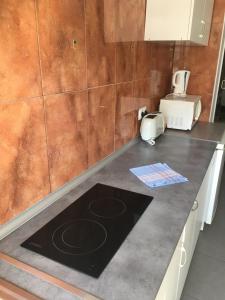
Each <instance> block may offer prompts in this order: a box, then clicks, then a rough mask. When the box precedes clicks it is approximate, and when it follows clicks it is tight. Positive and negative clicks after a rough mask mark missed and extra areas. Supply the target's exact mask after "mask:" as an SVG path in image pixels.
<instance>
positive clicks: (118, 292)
mask: <svg viewBox="0 0 225 300" xmlns="http://www.w3.org/2000/svg"><path fill="white" fill-rule="evenodd" d="M215 147H216V143H215V142H209V141H203V140H198V139H190V138H185V137H177V136H174V135H163V136H161V137H160V138H159V139H158V140H157V143H156V145H155V146H154V147H151V146H150V145H148V144H147V143H145V142H142V141H139V142H138V143H137V144H135V145H133V146H132V147H130V148H129V149H128V150H127V151H126V152H125V153H124V154H122V155H121V156H119V157H118V158H116V159H115V160H114V161H112V162H111V163H109V164H108V165H107V166H105V167H104V168H102V169H101V170H100V171H98V172H97V173H95V174H94V175H93V176H91V177H90V178H89V179H88V180H86V181H85V182H83V183H82V184H80V185H79V186H78V187H76V188H75V189H74V190H73V191H71V192H70V193H68V194H67V195H65V196H64V197H62V198H61V199H60V200H58V201H57V202H55V203H54V204H53V205H52V206H50V207H49V208H47V209H46V210H44V211H43V212H42V213H40V214H39V215H37V216H36V217H34V218H33V219H32V220H30V221H29V222H27V223H26V224H24V225H23V226H22V227H20V228H19V229H17V230H16V231H15V232H13V233H12V234H10V235H9V236H7V237H6V238H5V239H3V240H2V241H1V242H0V251H2V252H5V253H7V254H8V255H11V256H13V257H16V258H18V259H19V260H21V261H23V262H25V263H28V264H32V265H33V266H34V267H37V268H38V269H40V270H43V271H45V272H47V273H50V274H52V275H54V276H56V277H58V278H60V279H62V280H64V281H66V282H68V283H70V284H74V285H76V286H78V287H80V288H82V289H84V290H86V291H87V292H90V293H92V294H94V295H96V296H97V297H99V298H101V299H104V300H137V299H142V300H153V299H155V297H156V294H157V292H158V290H159V287H160V285H161V282H162V280H163V277H164V275H165V272H166V269H167V267H168V264H169V262H170V260H171V257H172V254H173V252H174V250H175V247H176V245H177V242H178V240H179V238H180V235H181V233H182V230H183V227H184V225H185V223H186V220H187V218H188V215H189V213H190V210H191V208H192V205H193V202H194V200H195V198H196V196H197V193H198V190H199V188H200V185H201V183H202V181H203V178H204V175H205V173H206V170H207V168H208V165H209V163H210V160H211V157H212V155H213V152H214V150H215ZM155 162H165V163H167V164H168V165H169V166H170V167H172V168H173V169H174V170H176V171H177V172H179V173H181V174H182V175H184V176H185V177H187V178H189V182H188V183H183V184H177V185H172V186H168V187H164V188H159V189H155V190H150V189H149V188H147V187H146V186H145V185H144V184H143V183H142V182H140V181H139V180H138V179H137V178H136V177H135V176H134V175H133V174H132V173H131V172H130V171H129V168H132V167H137V166H141V165H146V164H151V163H155ZM97 182H100V183H103V184H108V185H112V186H115V187H119V188H123V189H127V190H130V191H134V192H138V193H142V194H146V195H151V196H153V197H154V200H153V201H152V203H151V204H150V205H149V206H148V208H147V209H146V211H145V212H144V214H143V215H142V217H141V218H140V220H139V221H138V223H137V224H136V225H135V227H134V228H133V230H132V231H131V232H130V234H129V235H128V237H127V238H126V240H125V241H124V243H123V244H122V246H121V247H120V249H119V250H118V251H117V253H116V254H115V255H114V257H113V258H112V260H111V261H110V263H109V264H108V266H107V267H106V268H105V270H104V271H103V273H102V274H101V276H100V277H99V278H98V279H94V278H92V277H89V276H87V275H84V274H82V273H80V272H77V271H75V270H72V269H70V268H68V267H65V266H63V265H61V264H59V263H56V262H54V261H52V260H50V259H47V258H45V257H43V256H41V255H38V254H36V253H33V252H31V251H29V250H26V249H24V248H22V247H20V244H21V243H22V242H23V241H24V240H26V239H27V238H28V237H29V236H30V235H32V234H33V233H34V232H36V231H37V230H38V229H39V228H40V227H42V226H43V225H44V224H46V223H47V222H48V221H49V220H51V219H52V218H54V216H56V215H57V214H58V213H59V212H61V211H62V210H63V209H64V208H65V207H67V206H68V205H69V204H70V203H72V202H73V201H75V200H76V199H77V198H78V197H79V196H80V195H82V194H83V193H84V192H85V191H87V190H88V189H89V188H90V187H92V186H93V185H94V184H95V183H97ZM0 267H1V266H0ZM7 272H8V271H7V267H4V268H2V267H1V269H0V277H5V278H8V279H10V280H11V281H13V275H11V276H10V278H9V273H7ZM15 276H16V275H15ZM20 276H23V274H21V275H20ZM24 276H25V274H24ZM15 281H16V280H14V282H15ZM24 282H25V283H24V284H23V287H24V288H27V290H28V291H31V292H32V287H31V286H30V285H29V283H27V285H26V280H25V281H24ZM40 288H41V287H40ZM35 294H36V295H39V294H38V288H36V289H35ZM40 296H42V293H40ZM46 298H47V297H46ZM54 299H58V298H57V296H54Z"/></svg>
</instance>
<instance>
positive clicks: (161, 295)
mask: <svg viewBox="0 0 225 300" xmlns="http://www.w3.org/2000/svg"><path fill="white" fill-rule="evenodd" d="M181 249H182V239H180V240H179V242H178V244H177V247H176V250H175V252H174V254H173V257H172V259H171V262H170V264H169V267H168V269H167V272H166V275H165V277H164V279H163V282H162V284H161V287H160V289H159V292H158V294H157V297H156V299H155V300H176V299H177V298H176V295H177V285H178V278H179V268H180V261H181V254H182V253H181Z"/></svg>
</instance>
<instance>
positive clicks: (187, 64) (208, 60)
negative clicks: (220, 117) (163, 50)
mask: <svg viewBox="0 0 225 300" xmlns="http://www.w3.org/2000/svg"><path fill="white" fill-rule="evenodd" d="M224 12H225V1H224V0H215V1H214V11H213V18H212V27H211V33H210V39H209V45H208V46H207V47H199V46H194V47H193V46H176V47H175V53H174V70H177V69H184V68H185V69H187V70H190V71H191V76H190V80H189V85H188V90H187V92H188V93H189V94H192V95H201V96H202V113H201V116H200V119H201V120H202V121H209V115H210V109H211V103H212V93H213V88H214V80H215V76H216V67H217V60H218V54H219V47H220V39H221V33H222V28H223V19H224Z"/></svg>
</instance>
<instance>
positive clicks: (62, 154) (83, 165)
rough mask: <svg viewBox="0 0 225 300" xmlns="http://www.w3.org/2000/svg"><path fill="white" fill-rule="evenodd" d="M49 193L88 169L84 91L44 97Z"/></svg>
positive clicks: (86, 108) (86, 104)
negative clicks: (50, 188) (49, 181)
mask: <svg viewBox="0 0 225 300" xmlns="http://www.w3.org/2000/svg"><path fill="white" fill-rule="evenodd" d="M45 103H46V113H47V136H48V154H49V167H50V178H51V187H52V190H55V189H56V188H58V187H60V186H62V185H63V184H65V183H66V182H67V181H69V180H71V179H72V178H73V177H75V176H77V175H79V174H80V173H81V172H82V171H84V170H85V169H87V140H88V138H87V134H88V131H87V130H88V102H87V92H80V93H73V94H72V93H66V94H59V95H52V96H46V97H45Z"/></svg>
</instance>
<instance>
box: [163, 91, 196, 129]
mask: <svg viewBox="0 0 225 300" xmlns="http://www.w3.org/2000/svg"><path fill="white" fill-rule="evenodd" d="M159 110H160V112H162V113H163V115H164V117H165V122H166V127H167V128H173V129H181V130H191V129H192V127H193V126H194V125H195V123H196V122H197V121H198V118H199V116H200V114H201V96H194V95H186V96H185V97H180V96H176V95H173V94H170V95H167V96H166V97H165V98H164V99H161V100H160V106H159Z"/></svg>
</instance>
